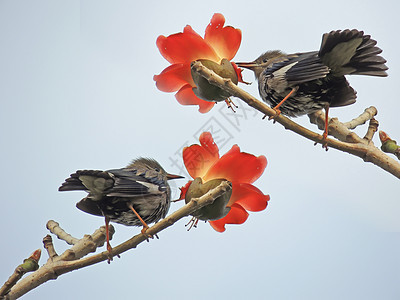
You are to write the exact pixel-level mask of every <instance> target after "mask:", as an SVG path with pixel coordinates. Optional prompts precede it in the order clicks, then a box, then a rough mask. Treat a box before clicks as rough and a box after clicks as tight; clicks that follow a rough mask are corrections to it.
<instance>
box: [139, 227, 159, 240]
mask: <svg viewBox="0 0 400 300" xmlns="http://www.w3.org/2000/svg"><path fill="white" fill-rule="evenodd" d="M147 229H149V226H147V227H146V226H143V228H142V230H141V233H142V234H143V235H144V236H145V237H146V241H147V242H148V241H149V238H150V239H154V237H153V235H152V234H149V233H147ZM155 236H156V237H157V238H158V236H157V234H156V235H155Z"/></svg>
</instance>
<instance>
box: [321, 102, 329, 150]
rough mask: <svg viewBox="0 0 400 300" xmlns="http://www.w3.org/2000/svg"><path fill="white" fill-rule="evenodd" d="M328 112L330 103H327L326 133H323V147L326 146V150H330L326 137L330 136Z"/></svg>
mask: <svg viewBox="0 0 400 300" xmlns="http://www.w3.org/2000/svg"><path fill="white" fill-rule="evenodd" d="M328 112H329V104H327V105H326V106H325V130H324V133H323V135H322V137H323V144H322V148H325V150H326V151H328V142H327V141H326V139H327V138H328V122H329V121H328Z"/></svg>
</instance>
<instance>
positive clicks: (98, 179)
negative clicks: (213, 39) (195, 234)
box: [58, 158, 183, 259]
mask: <svg viewBox="0 0 400 300" xmlns="http://www.w3.org/2000/svg"><path fill="white" fill-rule="evenodd" d="M177 178H183V177H182V176H179V175H172V174H168V173H167V172H165V170H164V169H163V168H162V167H161V165H160V164H159V163H158V162H157V161H155V160H154V159H150V158H138V159H136V160H133V161H132V163H131V164H129V165H128V166H127V167H125V168H121V169H114V170H108V171H98V170H79V171H76V172H75V173H73V174H71V175H70V177H69V178H67V179H66V180H65V182H64V183H63V184H62V185H61V186H60V188H59V189H58V190H59V191H75V190H83V191H86V192H87V193H88V195H87V196H86V197H85V198H83V199H82V200H81V201H79V202H78V203H77V204H76V206H77V207H78V208H79V209H80V210H82V211H84V212H87V213H89V214H92V215H96V216H104V217H105V221H106V236H107V250H108V252H109V254H110V259H111V258H112V255H111V250H112V248H111V245H110V242H109V232H108V224H109V222H110V221H112V222H115V223H120V224H123V225H127V226H143V229H142V234H144V235H146V237H151V236H149V235H148V234H146V230H147V229H148V228H149V226H148V225H147V224H148V223H155V222H158V221H159V220H160V219H162V218H164V217H165V216H166V215H167V213H168V210H169V207H170V204H171V189H170V186H169V184H168V180H170V179H177Z"/></svg>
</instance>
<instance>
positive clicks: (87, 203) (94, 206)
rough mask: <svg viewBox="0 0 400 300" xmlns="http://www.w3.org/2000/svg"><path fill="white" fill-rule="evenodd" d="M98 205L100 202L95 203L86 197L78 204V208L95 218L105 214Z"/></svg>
mask: <svg viewBox="0 0 400 300" xmlns="http://www.w3.org/2000/svg"><path fill="white" fill-rule="evenodd" d="M98 204H99V201H95V200H92V199H90V198H88V197H85V198H83V199H82V200H81V201H79V202H78V203H77V204H76V207H77V208H78V209H80V210H81V211H84V212H86V213H88V214H91V215H95V216H103V212H102V211H101V209H100V207H99V205H98Z"/></svg>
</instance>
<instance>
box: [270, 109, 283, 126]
mask: <svg viewBox="0 0 400 300" xmlns="http://www.w3.org/2000/svg"><path fill="white" fill-rule="evenodd" d="M273 110H274V111H275V115H273V116H270V117H268V120H274V123H275V122H276V120H275V118H276V117H278V116H279V115H280V114H281V111H280V110H279V108H273Z"/></svg>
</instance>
